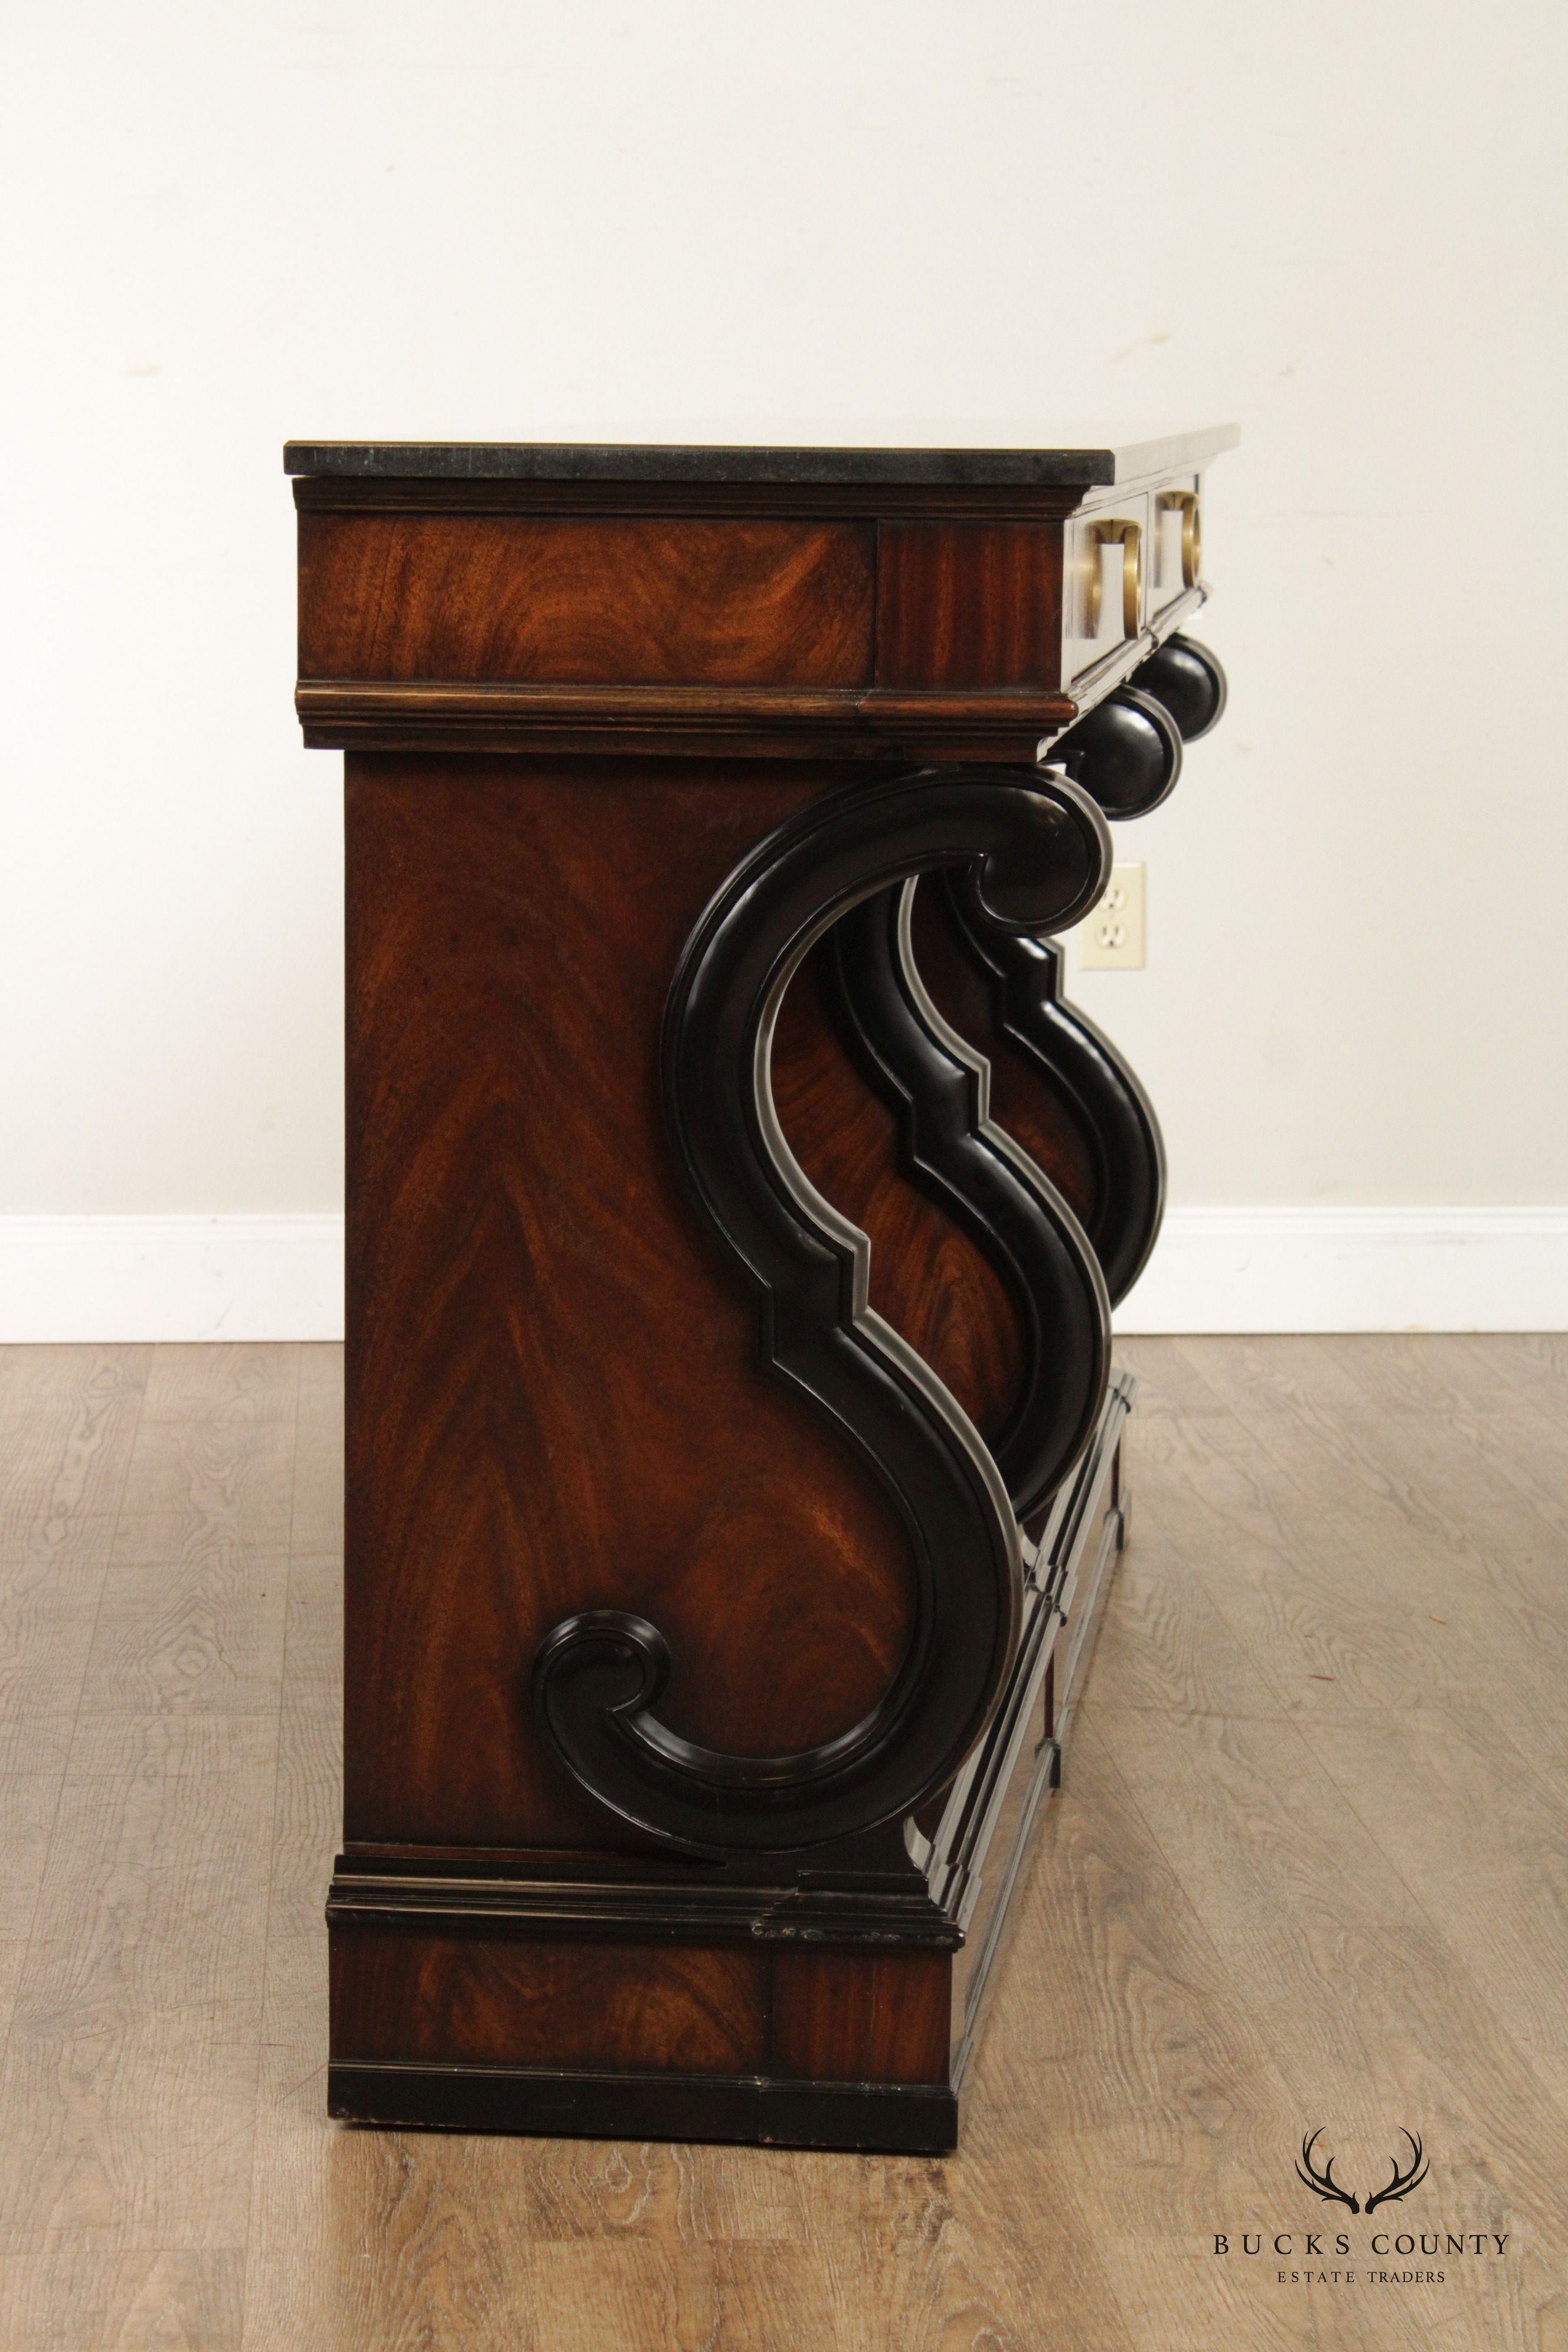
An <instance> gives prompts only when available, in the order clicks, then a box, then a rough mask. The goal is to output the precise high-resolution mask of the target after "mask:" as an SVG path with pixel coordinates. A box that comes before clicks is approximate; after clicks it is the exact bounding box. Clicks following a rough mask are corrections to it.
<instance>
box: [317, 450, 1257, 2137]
mask: <svg viewBox="0 0 1568 2352" xmlns="http://www.w3.org/2000/svg"><path fill="white" fill-rule="evenodd" d="M1235 438H1236V436H1235V433H1234V430H1233V429H1232V428H1229V427H1217V428H1214V429H1211V430H1207V431H1199V432H1183V433H1170V434H1163V435H1160V436H1151V437H1146V438H1143V439H1139V440H1130V441H1126V442H1121V443H1113V444H1110V445H1109V446H1092V445H1089V444H1087V443H1085V444H1083V445H1076V444H1075V445H1070V446H1056V445H1052V446H1047V445H1046V444H1045V443H1044V442H1043V441H1042V442H1041V443H1040V445H1039V446H1021V447H1011V448H994V447H950V448H942V449H935V448H925V449H896V448H880V447H879V448H869V449H847V448H815V447H793V448H744V447H730V446H710V447H696V446H691V447H663V448H661V447H652V446H621V447H596V446H576V445H568V446H543V445H534V444H495V445H492V444H464V443H457V444H435V445H430V446H424V445H418V446H416V445H410V444H400V443H392V444H386V443H363V444H362V443H339V442H331V443H311V442H298V443H291V444H289V447H288V450H287V452H286V457H285V462H286V466H287V468H288V470H289V473H291V474H292V475H294V476H295V477H296V483H295V499H296V504H297V507H298V510H299V513H298V521H299V551H300V566H299V586H300V652H299V686H298V708H299V712H300V719H301V721H302V724H303V728H304V732H305V740H306V741H307V743H309V744H311V745H315V746H319V747H321V748H323V749H331V750H336V751H342V752H343V753H344V754H345V763H344V764H345V783H346V841H347V1056H348V1061H347V1096H348V1119H347V1124H348V1293H347V1318H348V1344H347V1359H346V1360H347V1433H346V1444H347V1455H346V1461H347V1470H346V1488H347V1491H346V1552H345V1564H344V1581H345V1757H344V1822H343V1848H342V1854H341V1855H340V1857H339V1859H338V1863H337V1865H336V1870H335V1874H334V1875H333V1879H332V1884H331V1894H330V1896H329V1900H328V1920H329V1925H330V1941H331V2069H330V2089H329V2104H330V2108H331V2113H332V2114H333V2115H334V2116H341V2117H344V2118H348V2119H352V2120H354V2121H358V2122H362V2123H380V2124H385V2125H397V2126H440V2127H447V2128H458V2129H472V2130H483V2131H523V2132H541V2133H588V2134H593V2135H595V2136H600V2137H667V2138H704V2139H735V2140H753V2141H774V2142H783V2143H787V2144H791V2145H795V2146H808V2147H858V2148H880V2149H899V2150H911V2151H917V2152H937V2151H941V2150H942V2149H945V2148H948V2147H952V2146H953V2145H954V2140H955V2135H956V2132H957V2127H958V2089H959V2085H960V2082H961V2080H962V2077H963V2069H964V2064H965V2061H966V2059H967V2057H968V2054H969V2053H970V2051H971V2049H972V2048H973V2043H974V2039H975V2035H976V2032H977V2030H978V2025H979V2021H980V2019H981V2015H982V2001H983V1995H984V1989H985V1985H986V1982H987V1979H988V1978H989V1977H990V1976H991V1975H992V1974H993V1973H994V1969H993V1963H994V1959H995V1956H996V1954H997V1952H998V1949H999V1946H1000V1943H1001V1938H1002V1936H1003V1929H1004V1923H1005V1916H1006V1913H1007V1898H1008V1895H1009V1892H1010V1890H1011V1888H1012V1886H1013V1885H1014V1884H1015V1883H1016V1879H1017V1876H1018V1874H1019V1871H1020V1869H1021V1867H1022V1866H1023V1864H1024V1862H1025V1861H1026V1856H1027V1852H1028V1840H1029V1832H1030V1827H1031V1823H1032V1822H1033V1821H1034V1819H1035V1818H1036V1816H1037V1812H1038V1809H1039V1805H1040V1801H1041V1799H1042V1797H1043V1796H1044V1794H1045V1793H1046V1792H1047V1790H1049V1789H1050V1788H1051V1787H1052V1786H1054V1785H1055V1784H1056V1782H1057V1780H1058V1777H1059V1771H1060V1759H1061V1754H1062V1747H1063V1742H1064V1739H1065V1738H1066V1737H1067V1734H1068V1728H1069V1726H1070V1719H1071V1714H1072V1708H1073V1705H1074V1702H1075V1700H1076V1698H1077V1696H1078V1695H1079V1690H1080V1688H1081V1683H1082V1676H1083V1672H1084V1668H1085V1664H1086V1661H1087V1657H1088V1654H1089V1648H1090V1645H1091V1643H1092V1641H1093V1637H1094V1628H1095V1623H1096V1616H1097V1606H1098V1603H1099V1601H1100V1598H1101V1597H1102V1595H1103V1592H1104V1589H1105V1584H1106V1580H1107V1577H1108V1574H1109V1572H1110V1568H1111V1567H1112V1565H1113V1563H1114V1560H1115V1557H1116V1554H1117V1551H1118V1549H1119V1548H1120V1546H1121V1543H1122V1541H1123V1538H1124V1536H1125V1532H1126V1528H1127V1509H1128V1496H1127V1487H1126V1481H1125V1470H1124V1444H1123V1434H1124V1424H1125V1421H1126V1416H1127V1413H1128V1411H1129V1409H1130V1406H1131V1402H1132V1383H1131V1380H1130V1379H1128V1378H1127V1377H1125V1376H1124V1375H1123V1374H1121V1373H1120V1372H1119V1371H1117V1370H1115V1369H1113V1367H1112V1363H1111V1358H1110V1308H1111V1307H1112V1306H1113V1305H1114V1303H1115V1302H1116V1301H1117V1300H1118V1299H1119V1298H1120V1297H1121V1296H1122V1295H1123V1293H1124V1292H1125V1291H1126V1290H1127V1289H1128V1288H1129V1287H1130V1286H1131V1284H1132V1282H1133V1281H1134V1280H1135V1279H1136V1278H1137V1276H1138V1274H1139V1272H1140V1270H1141V1268H1142V1265H1143V1264H1144V1262H1145V1260H1146V1259H1147V1257H1148V1255H1149V1252H1150V1250H1151V1248H1152V1245H1153V1243H1154V1239H1155V1235H1156V1233H1157V1230H1158V1226H1159V1221H1160V1213H1161V1204H1162V1198H1163V1181H1164V1180H1163V1154H1162V1148H1161V1142H1160V1132H1159V1128H1158V1125H1157V1123H1156V1120H1155V1118H1154V1115H1153V1112H1152V1109H1151V1108H1150V1106H1149V1103H1148V1101H1147V1100H1146V1098H1145V1097H1144V1095H1143V1092H1142V1088H1141V1087H1140V1086H1139V1084H1138V1081H1137V1079H1136V1078H1135V1077H1134V1076H1133V1075H1132V1074H1131V1071H1130V1070H1129V1069H1128V1067H1127V1066H1126V1065H1125V1063H1124V1062H1123V1061H1122V1060H1121V1056H1120V1055H1119V1054H1118V1053H1117V1051H1116V1050H1115V1048H1114V1047H1113V1046H1112V1045H1110V1042H1109V1041H1108V1040H1107V1039H1106V1038H1105V1037H1104V1036H1103V1035H1102V1034H1100V1032H1099V1031H1098V1030H1097V1029H1096V1028H1095V1027H1094V1026H1093V1025H1092V1024H1090V1023H1089V1021H1088V1020H1087V1019H1086V1018H1085V1017H1084V1016H1083V1015H1082V1014H1081V1013H1078V1012H1076V1011H1075V1010H1074V1008H1073V1007H1072V1005H1071V1004H1070V1003H1068V1001H1067V999H1066V997H1065V996H1064V994H1063V991H1062V954H1061V950H1060V948H1059V946H1058V944H1057V943H1056V941H1057V938H1058V935H1059V934H1060V933H1061V932H1062V931H1064V930H1065V929H1068V927H1069V926H1071V925H1073V924H1075V923H1077V922H1078V921H1079V920H1080V919H1082V918H1083V917H1084V916H1085V915H1086V914H1087V913H1088V912H1089V909H1090V908H1093V906H1094V905H1095V904H1096V902H1097V900H1098V898H1100V894H1101V892H1102V890H1103V888H1104V886H1105V882H1106V878H1107V875H1108V873H1109V869H1110V831H1109V823H1110V822H1118V821H1122V820H1127V819H1131V818H1134V817H1136V816H1138V815H1140V814H1142V813H1143V812H1144V811H1146V810H1148V809H1150V808H1152V807H1153V806H1154V805H1156V804H1157V803H1159V802H1160V801H1162V800H1163V798H1164V797H1165V795H1166V794H1167V793H1169V792H1170V790H1171V788H1172V786H1173V783H1174V782H1175V780H1176V776H1177V773H1178V771H1179V769H1180V766H1181V759H1182V748H1183V744H1184V741H1186V740H1192V739H1193V738H1194V737H1195V736H1197V735H1200V734H1202V733H1204V732H1205V730H1207V729H1208V728H1209V727H1210V726H1212V725H1213V724H1214V722H1215V719H1217V718H1218V716H1219V713H1220V710H1221V708H1222V707H1223V703H1224V698H1225V682H1224V677H1223V675H1222V673H1221V671H1220V668H1219V666H1218V664H1217V663H1216V662H1215V659H1214V657H1213V656H1212V655H1210V654H1208V653H1207V652H1205V649H1204V648H1203V647H1202V646H1199V645H1197V644H1196V643H1195V642H1194V640H1193V639H1191V638H1190V637H1189V636H1188V635H1186V624H1187V622H1188V620H1189V618H1190V617H1191V615H1192V614H1194V611H1195V609H1196V607H1197V606H1198V604H1200V603H1201V601H1202V599H1203V596H1204V587H1203V578H1202V537H1201V532H1202V500H1203V492H1204V477H1205V467H1207V466H1208V465H1209V463H1210V462H1211V461H1212V460H1213V458H1214V457H1216V456H1217V455H1218V454H1219V453H1220V452H1221V451H1222V450H1224V449H1225V448H1226V447H1228V446H1230V445H1231V443H1232V442H1233V441H1234V439H1235Z"/></svg>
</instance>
